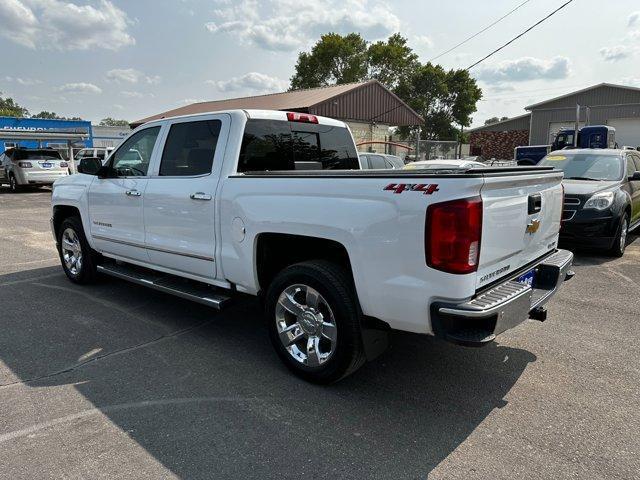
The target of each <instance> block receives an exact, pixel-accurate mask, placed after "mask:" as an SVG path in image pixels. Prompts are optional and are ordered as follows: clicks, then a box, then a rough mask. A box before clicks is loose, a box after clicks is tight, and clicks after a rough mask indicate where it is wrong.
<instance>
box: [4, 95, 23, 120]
mask: <svg viewBox="0 0 640 480" xmlns="http://www.w3.org/2000/svg"><path fill="white" fill-rule="evenodd" d="M28 116H29V110H27V109H26V108H24V107H22V106H20V105H18V104H17V103H16V102H15V101H14V100H13V98H9V97H6V98H2V92H0V117H28Z"/></svg>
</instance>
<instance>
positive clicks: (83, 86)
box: [56, 82, 102, 93]
mask: <svg viewBox="0 0 640 480" xmlns="http://www.w3.org/2000/svg"><path fill="white" fill-rule="evenodd" d="M56 90H57V91H58V92H67V93H102V89H101V88H100V87H98V86H97V85H94V84H93V83H86V82H77V83H65V84H64V85H61V86H59V87H58V88H57V89H56Z"/></svg>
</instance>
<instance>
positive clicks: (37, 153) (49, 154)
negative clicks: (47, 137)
mask: <svg viewBox="0 0 640 480" xmlns="http://www.w3.org/2000/svg"><path fill="white" fill-rule="evenodd" d="M13 158H14V160H47V159H54V160H62V157H61V156H60V152H58V151H57V150H16V151H15V153H14V154H13Z"/></svg>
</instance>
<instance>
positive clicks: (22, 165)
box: [18, 162, 33, 168]
mask: <svg viewBox="0 0 640 480" xmlns="http://www.w3.org/2000/svg"><path fill="white" fill-rule="evenodd" d="M18 166H19V167H20V168H33V165H31V162H18Z"/></svg>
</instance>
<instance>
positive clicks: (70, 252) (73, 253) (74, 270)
mask: <svg viewBox="0 0 640 480" xmlns="http://www.w3.org/2000/svg"><path fill="white" fill-rule="evenodd" d="M61 243H62V245H61V248H62V259H63V261H64V265H65V267H67V270H69V272H71V274H72V275H78V274H79V273H80V271H81V270H82V246H81V245H80V239H79V238H78V234H76V232H75V231H74V230H73V228H67V229H65V231H64V232H62V242H61Z"/></svg>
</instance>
